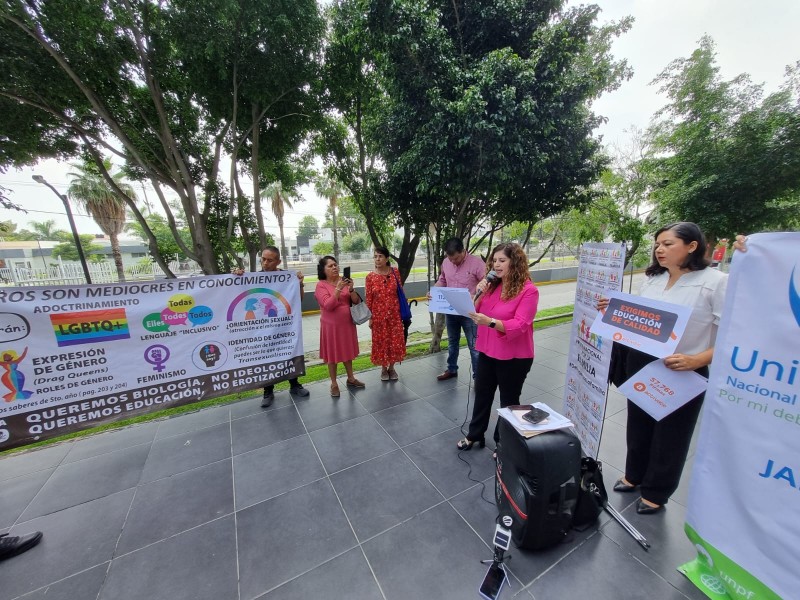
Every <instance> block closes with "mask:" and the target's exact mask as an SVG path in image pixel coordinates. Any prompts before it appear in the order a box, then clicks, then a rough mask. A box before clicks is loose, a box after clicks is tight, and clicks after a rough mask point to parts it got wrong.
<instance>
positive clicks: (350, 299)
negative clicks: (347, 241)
mask: <svg viewBox="0 0 800 600" xmlns="http://www.w3.org/2000/svg"><path fill="white" fill-rule="evenodd" d="M317 276H318V277H319V283H318V284H317V288H316V290H314V296H315V297H316V299H317V302H318V303H319V307H320V309H321V310H320V331H319V356H320V358H321V359H322V362H324V363H325V364H326V365H328V374H329V375H330V378H331V396H333V397H334V398H338V397H339V382H338V381H337V380H336V368H337V366H338V364H339V363H342V364H344V370H345V371H347V386H348V387H351V388H363V387H364V384H363V383H362V382H360V381H359V380H358V379H356V377H355V375H354V374H353V359H354V358H355V357H356V356H358V334H357V333H356V324H355V323H353V318H352V317H351V316H350V306H351V305H352V304H358V303H359V302H361V297H360V296H359V295H358V294H357V293H356V292H355V291H354V290H353V282H352V281H351V280H350V279H344V278H343V277H341V276H340V275H339V263H337V262H336V259H335V258H334V257H333V256H323V257H322V258H321V259H319V263H318V264H317Z"/></svg>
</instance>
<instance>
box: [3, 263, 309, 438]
mask: <svg viewBox="0 0 800 600" xmlns="http://www.w3.org/2000/svg"><path fill="white" fill-rule="evenodd" d="M304 373H305V363H304V359H303V332H302V316H301V313H300V294H299V286H298V282H297V279H296V276H295V275H294V274H292V273H288V272H285V271H276V272H269V273H266V272H260V273H246V274H245V275H243V276H238V277H237V276H234V275H219V276H209V277H196V278H190V279H168V280H163V281H148V282H138V283H119V284H108V285H82V286H70V287H66V286H65V287H30V288H4V289H0V396H2V398H3V401H0V449H6V448H13V447H15V446H20V445H23V444H28V443H31V442H33V441H39V440H43V439H47V438H50V437H54V436H59V435H63V434H65V433H69V432H72V431H77V430H80V429H85V428H89V427H95V426H97V425H100V424H102V423H106V422H109V421H114V420H118V419H123V418H128V417H132V416H135V415H138V414H142V413H145V412H150V411H153V410H160V409H164V408H171V407H175V406H180V405H183V404H187V403H191V402H197V401H199V400H205V399H209V398H215V397H218V396H223V395H228V394H232V393H235V392H242V391H246V390H251V389H256V388H260V387H263V386H264V385H266V384H272V383H275V382H278V381H282V380H285V379H290V378H292V377H297V376H299V375H302V374H304Z"/></svg>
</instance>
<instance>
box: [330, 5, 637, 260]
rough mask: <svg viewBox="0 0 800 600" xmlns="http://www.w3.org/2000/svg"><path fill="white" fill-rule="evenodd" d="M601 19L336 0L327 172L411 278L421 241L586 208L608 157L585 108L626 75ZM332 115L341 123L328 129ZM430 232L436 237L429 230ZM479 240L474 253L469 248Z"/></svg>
mask: <svg viewBox="0 0 800 600" xmlns="http://www.w3.org/2000/svg"><path fill="white" fill-rule="evenodd" d="M598 10H599V9H598V8H597V7H595V6H592V7H577V8H572V9H566V8H565V7H564V3H563V2H560V1H552V2H548V3H546V4H544V5H543V4H542V3H541V2H538V1H537V0H521V1H519V2H506V3H499V2H490V1H481V2H478V3H474V2H472V3H467V2H460V1H454V2H453V1H450V2H444V1H439V2H428V3H419V2H414V1H412V0H396V1H393V2H387V1H381V0H374V1H371V0H343V1H342V2H339V3H337V4H336V5H335V6H334V7H333V9H332V11H331V19H332V25H331V28H332V35H331V42H330V44H329V46H328V49H327V54H326V68H328V69H330V70H331V71H333V70H334V69H335V70H337V71H338V73H340V74H339V75H338V77H330V78H327V79H326V81H328V83H329V90H328V91H329V95H328V98H329V99H330V101H331V103H332V104H333V105H334V107H335V113H334V111H331V112H332V114H334V116H332V118H331V120H330V121H329V123H328V127H327V129H326V130H325V134H326V135H327V134H329V135H327V137H325V143H324V144H323V146H324V147H325V148H326V150H327V151H326V152H325V153H324V156H325V160H326V165H328V167H329V169H331V170H333V171H334V173H335V174H336V176H337V177H338V178H339V179H340V180H341V181H342V182H344V183H345V184H346V185H347V187H348V189H349V190H350V192H351V193H352V195H353V198H354V201H355V203H356V204H357V206H358V207H359V210H360V211H361V212H362V214H363V215H364V216H365V221H366V223H367V225H368V228H369V231H370V234H371V235H372V237H373V240H374V241H378V240H379V237H380V236H379V235H378V232H377V231H375V230H374V229H373V227H372V225H373V223H375V222H379V221H384V222H388V223H389V224H390V227H391V226H394V228H395V229H397V230H400V229H402V231H403V232H404V237H405V239H404V245H403V249H402V251H401V253H400V256H399V257H398V265H399V266H400V268H401V272H403V271H404V270H407V269H408V268H410V265H411V264H412V262H413V256H414V253H415V250H416V247H417V246H418V244H419V241H420V239H421V236H422V235H425V234H426V233H428V232H430V235H431V237H432V238H433V242H434V243H433V244H432V245H431V247H432V248H433V250H434V252H435V253H436V254H437V259H439V258H440V252H439V244H440V243H441V241H443V240H444V239H445V238H446V237H449V236H451V235H459V236H460V237H463V238H465V239H468V240H469V238H470V236H471V235H472V233H473V231H475V230H477V228H478V226H479V225H487V224H488V227H489V229H488V233H487V235H492V234H493V233H494V232H495V231H497V230H499V229H500V228H501V227H502V226H503V225H504V224H505V223H508V222H511V221H514V220H529V219H531V218H532V216H534V217H535V218H536V219H538V218H540V217H543V216H547V215H551V214H555V213H557V212H558V211H560V210H562V209H563V208H566V207H569V206H573V205H578V204H581V203H584V202H586V201H588V200H589V199H590V198H591V197H592V194H591V190H590V187H589V186H590V185H591V183H592V182H593V181H594V179H595V178H596V177H597V176H598V175H599V173H600V172H601V171H602V168H603V166H604V164H605V160H604V158H603V157H602V155H601V154H600V143H599V141H598V140H596V139H594V138H593V137H592V130H593V129H594V128H595V127H596V126H597V125H598V123H599V122H600V119H601V118H600V117H599V116H597V115H594V114H593V113H592V112H591V110H590V109H589V106H590V104H591V102H592V100H593V99H595V98H597V97H598V96H599V95H600V94H601V93H602V92H604V91H606V90H609V89H613V88H614V87H615V86H616V85H618V84H619V82H620V81H621V80H622V79H623V78H624V77H626V76H627V75H628V70H627V66H626V65H625V63H624V62H618V61H615V60H614V59H613V57H612V56H611V53H610V45H611V41H612V40H613V38H614V37H615V36H616V35H619V34H620V33H622V32H623V31H625V30H626V29H627V27H629V24H630V22H629V21H628V20H625V21H623V22H622V23H618V24H610V25H608V26H604V27H598V26H596V25H595V24H594V22H595V21H596V18H597V14H598ZM335 115H341V117H340V118H338V119H337V118H336V117H335ZM429 225H432V229H429ZM477 243H478V241H475V242H474V244H477Z"/></svg>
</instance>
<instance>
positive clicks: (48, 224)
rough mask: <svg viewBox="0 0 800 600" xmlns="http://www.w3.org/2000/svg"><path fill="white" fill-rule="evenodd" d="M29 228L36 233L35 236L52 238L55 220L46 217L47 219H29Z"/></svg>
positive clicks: (45, 238) (53, 236)
mask: <svg viewBox="0 0 800 600" xmlns="http://www.w3.org/2000/svg"><path fill="white" fill-rule="evenodd" d="M29 225H30V226H31V229H33V233H35V234H36V237H37V238H38V239H40V240H54V239H55V234H56V231H58V230H57V229H56V222H55V220H53V219H48V220H47V221H31V222H30V223H29Z"/></svg>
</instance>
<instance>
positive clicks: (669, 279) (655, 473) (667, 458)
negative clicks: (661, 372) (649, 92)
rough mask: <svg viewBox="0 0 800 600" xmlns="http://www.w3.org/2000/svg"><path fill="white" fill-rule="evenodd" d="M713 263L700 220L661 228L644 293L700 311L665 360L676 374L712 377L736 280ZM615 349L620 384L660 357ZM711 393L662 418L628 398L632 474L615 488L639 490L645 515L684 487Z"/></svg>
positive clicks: (629, 471) (602, 303)
mask: <svg viewBox="0 0 800 600" xmlns="http://www.w3.org/2000/svg"><path fill="white" fill-rule="evenodd" d="M708 265H709V262H708V259H707V258H706V241H705V237H704V236H703V232H702V231H700V228H699V227H698V226H697V225H695V224H694V223H689V222H680V223H673V224H671V225H667V226H665V227H662V228H661V229H659V230H658V231H657V232H656V236H655V246H654V247H653V258H652V262H651V264H650V266H649V267H647V270H646V271H645V274H646V275H647V279H646V280H645V282H644V283H643V284H642V287H641V290H640V292H639V294H640V296H642V297H643V298H652V299H655V300H662V301H664V302H671V303H673V304H682V305H684V306H690V307H691V308H692V314H691V317H690V319H689V323H688V324H687V326H686V330H685V332H684V335H683V336H682V337H681V339H680V341H679V342H678V346H677V347H676V349H675V353H674V354H671V355H670V356H667V357H666V358H663V359H661V360H663V361H664V365H665V366H666V367H667V368H669V369H672V370H674V371H696V372H697V373H699V374H700V375H702V376H704V377H708V365H709V364H710V363H711V359H712V357H713V355H714V340H715V338H716V334H717V327H718V325H719V320H720V317H721V315H722V306H723V303H724V300H725V289H726V286H727V281H728V276H727V274H725V273H721V272H720V271H718V270H717V269H711V268H708ZM597 306H598V308H599V309H605V308H606V307H607V306H608V300H607V299H605V298H603V299H601V300H600V301H599V302H598V305H597ZM614 348H615V361H617V364H616V365H615V368H614V371H615V372H616V374H617V377H615V378H614V379H613V380H612V381H613V383H615V384H617V385H618V384H621V383H622V382H623V381H626V380H627V379H629V378H630V377H633V375H635V374H636V373H637V372H639V371H640V370H641V369H642V368H644V367H645V366H646V365H648V364H649V363H651V362H653V361H654V360H658V359H657V358H656V357H654V356H651V355H649V354H645V353H643V352H640V351H638V350H634V349H632V348H626V347H619V344H615V347H614ZM703 397H704V394H699V395H698V396H696V397H694V398H692V399H691V400H690V401H689V402H687V403H686V404H685V405H683V406H681V407H680V408H678V409H677V410H675V411H674V412H672V413H670V414H669V415H667V416H666V417H664V418H663V419H661V420H660V421H656V420H655V419H653V418H652V417H651V416H650V415H648V414H647V413H646V412H645V411H644V410H642V409H641V408H639V406H637V405H636V404H634V403H633V402H632V401H631V400H628V427H627V444H628V453H627V458H626V461H625V475H624V476H623V477H621V478H620V479H619V480H617V482H616V483H615V484H614V491H617V492H633V491H636V490H637V489H638V490H639V491H640V493H641V498H639V500H638V501H637V504H636V512H638V513H639V514H654V513H657V512H660V511H661V510H663V509H664V505H665V504H666V503H667V500H669V497H670V496H671V495H672V494H673V493H674V492H675V490H676V489H677V488H678V483H679V482H680V478H681V473H682V472H683V465H684V463H685V462H686V456H687V454H688V452H689V443H690V442H691V439H692V433H693V432H694V427H695V424H696V423H697V417H698V416H699V414H700V407H701V406H702V403H703Z"/></svg>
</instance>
